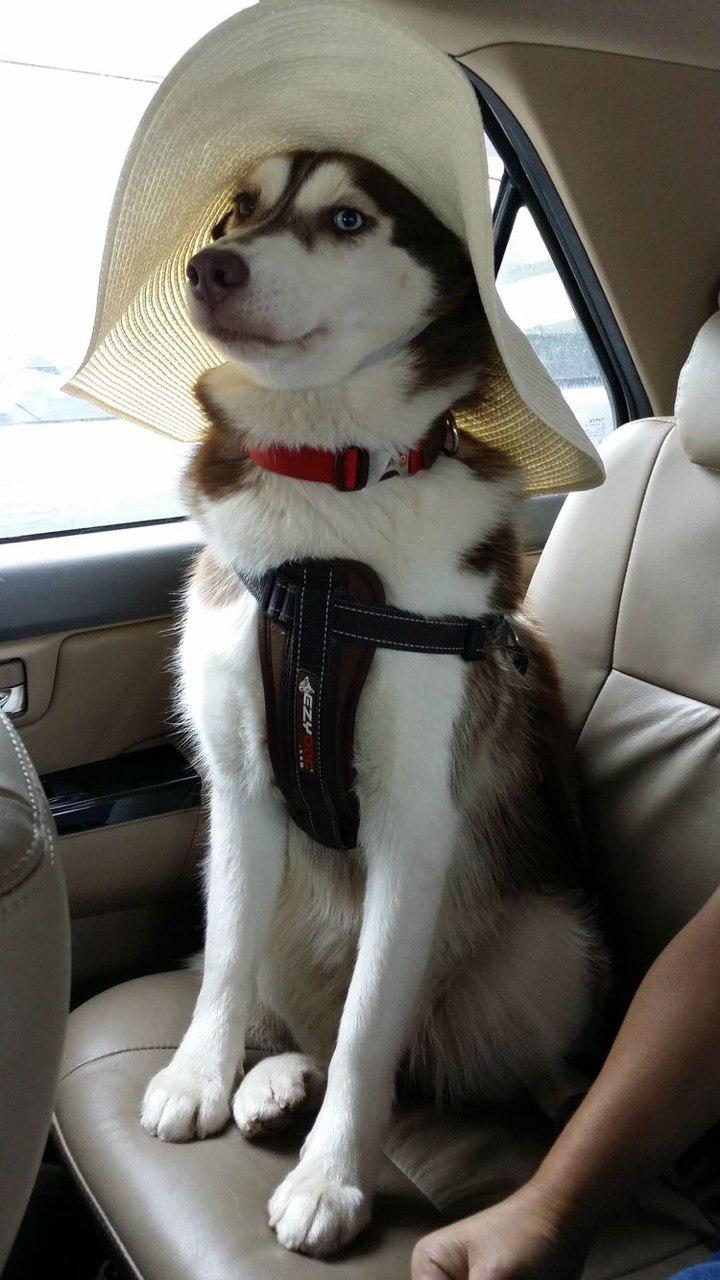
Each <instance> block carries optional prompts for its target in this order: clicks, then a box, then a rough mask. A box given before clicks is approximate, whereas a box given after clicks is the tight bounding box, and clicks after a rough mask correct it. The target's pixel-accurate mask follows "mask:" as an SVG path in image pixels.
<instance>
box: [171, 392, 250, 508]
mask: <svg viewBox="0 0 720 1280" xmlns="http://www.w3.org/2000/svg"><path fill="white" fill-rule="evenodd" d="M194 392H195V398H196V400H197V401H198V403H199V404H200V407H201V408H202V410H203V413H204V414H205V417H206V418H207V420H208V422H209V424H210V427H209V430H208V432H207V434H206V435H205V436H204V437H203V439H202V440H201V442H200V444H199V445H198V447H197V449H196V450H195V453H194V454H193V456H192V458H191V459H190V463H189V465H188V467H187V470H186V472H185V479H184V484H185V487H186V490H187V492H188V495H189V500H190V502H191V503H192V502H193V500H194V499H196V497H197V496H198V495H202V496H204V497H206V498H210V499H212V500H217V499H218V498H225V497H227V496H228V494H230V493H237V491H238V490H239V489H242V488H244V486H245V485H246V484H247V483H248V481H249V480H250V478H251V476H252V474H253V464H252V462H251V460H250V458H249V457H248V454H247V449H246V448H245V437H244V435H243V434H242V432H240V431H238V430H237V429H236V428H235V427H233V426H232V424H231V423H230V422H229V420H228V419H227V418H226V416H225V414H224V413H223V412H222V410H220V409H218V407H217V405H216V404H215V403H214V401H213V399H212V397H211V396H210V394H209V392H208V390H207V387H206V386H205V385H204V382H203V379H202V378H198V380H197V382H196V383H195V387H194Z"/></svg>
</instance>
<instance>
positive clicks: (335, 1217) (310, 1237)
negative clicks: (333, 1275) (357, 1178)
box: [268, 1160, 370, 1258]
mask: <svg viewBox="0 0 720 1280" xmlns="http://www.w3.org/2000/svg"><path fill="white" fill-rule="evenodd" d="M268 1215H269V1220H270V1226H271V1227H272V1228H273V1229H274V1231H275V1234H276V1236H277V1238H278V1240H279V1242H280V1244H282V1245H284V1246H285V1248H286V1249H293V1250H295V1251H296V1252H297V1253H309V1254H312V1255H313V1257H316V1258H323V1257H325V1256H326V1254H329V1253H335V1252H336V1250H338V1249H342V1247H343V1245H345V1244H347V1243H348V1241H350V1240H353V1239H354V1238H355V1236H356V1235H357V1234H358V1232H360V1231H362V1228H363V1227H364V1226H365V1225H366V1224H367V1222H368V1221H369V1220H370V1201H369V1198H368V1197H367V1196H366V1195H365V1194H364V1192H363V1191H361V1190H360V1188H359V1187H354V1186H350V1185H347V1184H345V1183H343V1182H340V1181H339V1180H337V1179H335V1178H332V1177H329V1176H328V1175H327V1174H325V1173H324V1172H323V1171H322V1169H321V1168H319V1166H318V1165H317V1163H316V1162H315V1161H312V1162H311V1161H305V1160H301V1162H300V1164H299V1165H298V1166H297V1168H296V1169H293V1171H292V1173H289V1174H288V1176H287V1178H286V1179H285V1181H284V1182H281V1183H280V1186H279V1187H278V1189H277V1191H276V1192H275V1193H274V1195H273V1196H272V1197H271V1199H270V1203H269V1205H268Z"/></svg>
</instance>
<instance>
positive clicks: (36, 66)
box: [0, 0, 254, 536]
mask: <svg viewBox="0 0 720 1280" xmlns="http://www.w3.org/2000/svg"><path fill="white" fill-rule="evenodd" d="M250 2H254V0H250ZM247 7H248V3H247V2H246V3H245V4H243V3H242V0H203V3H202V4H198V3H193V4H188V3H183V2H180V3H173V2H171V0H153V3H152V4H148V3H147V0H125V2H124V3H123V5H118V6H114V7H109V6H107V5H100V4H97V3H96V2H95V0H93V2H90V0H68V2H67V3H57V0H42V2H41V3H39V4H32V5H24V6H23V5H13V6H11V7H10V8H9V9H8V10H7V12H4V13H3V21H2V31H1V33H0V112H1V113H2V119H3V120H4V121H6V122H8V121H12V128H6V129H5V130H4V134H3V151H4V154H3V170H4V174H3V176H4V179H5V189H6V192H7V193H8V195H9V193H12V198H8V195H6V197H5V198H4V199H3V200H2V201H1V202H0V236H2V243H3V244H4V245H5V246H6V247H7V249H8V251H7V252H6V254H5V256H4V260H3V302H4V306H3V308H2V310H1V311H0V431H1V432H2V442H3V456H4V457H5V458H6V459H7V458H9V457H17V458H18V459H19V460H20V459H22V461H19V462H18V465H17V466H15V467H13V468H8V467H5V468H3V472H2V474H0V513H1V514H0V536H9V534H11V533H12V534H13V535H18V536H21V535H22V534H28V533H39V532H47V531H50V530H56V529H59V528H73V527H75V528H77V527H87V526H89V525H93V524H98V523H108V522H110V523H115V522H118V523H119V522H123V521H132V520H145V519H151V518H153V517H155V516H167V515H175V514H178V512H179V509H180V508H179V504H178V500H177V496H176V492H175V490H176V477H177V472H178V468H179V466H180V464H181V462H182V458H183V456H184V449H183V447H182V446H179V445H177V444H175V443H174V442H172V441H170V440H165V439H164V438H160V437H153V434H152V433H151V432H149V431H146V430H144V429H142V428H138V427H130V426H129V425H128V424H123V425H122V427H120V425H119V424H116V423H114V422H112V420H111V419H109V418H108V417H107V415H105V414H103V413H102V412H101V411H100V410H99V409H96V408H94V407H93V406H92V405H89V404H86V403H85V402H84V401H82V400H77V399H75V398H74V397H71V396H67V395H64V394H63V393H62V392H61V391H60V390H59V388H60V386H61V385H62V383H63V382H64V381H65V379H66V378H67V377H68V376H69V374H70V373H72V372H73V371H74V370H75V368H76V367H77V366H78V364H79V363H80V361H81V359H82V357H83V355H84V353H85V348H86V346H87V343H88V340H89V337H90V332H91V328H92V321H93V316H94V311H95V295H96V290H97V281H98V275H99V270H100V261H101V257H102V250H103V245H104V238H105V227H106V224H107V219H108V215H109V212H110V206H111V203H112V198H113V194H114V191H115V186H116V183H117V179H118V176H119V173H120V169H121V166H122V163H123V160H124V158H125V154H126V152H127V149H128V146H129V144H130V141H131V139H132V136H133V133H134V131H135V128H136V126H137V124H138V122H139V120H140V117H141V115H142V113H143V111H144V110H145V108H146V106H147V104H148V103H149V101H150V99H151V97H152V95H153V93H154V92H155V89H156V87H157V84H158V82H159V81H160V80H161V79H162V77H163V76H164V75H165V74H166V72H167V71H168V70H169V69H170V67H171V66H172V65H173V64H174V63H175V62H176V61H177V59H178V58H179V57H180V56H181V54H183V53H184V52H185V50H186V49H187V48H188V47H189V46H190V45H192V44H193V43H194V42H195V41H196V40H197V39H199V37H200V36H201V35H203V34H204V33H205V32H206V31H208V30H210V29H211V28H212V27H214V26H216V25H217V24H218V23H219V22H221V21H223V20H224V19H225V18H227V17H229V16H230V15H231V14H233V13H236V12H237V11H238V9H242V8H247ZM82 420H85V422H86V423H87V422H88V420H95V426H94V428H93V430H88V427H87V426H85V428H84V429H83V430H82V431H80V429H79V428H78V429H77V430H76V431H73V430H72V426H73V424H78V423H80V422H81V421H82ZM59 424H63V425H62V427H61V426H60V425H59ZM159 444H160V445H161V446H162V448H163V450H164V452H163V453H162V455H161V456H162V458H163V459H166V466H165V467H164V468H162V469H160V470H159V469H158V445H159Z"/></svg>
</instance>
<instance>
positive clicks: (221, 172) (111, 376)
mask: <svg viewBox="0 0 720 1280" xmlns="http://www.w3.org/2000/svg"><path fill="white" fill-rule="evenodd" d="M298 148H312V149H325V148H328V149H339V150H344V151H349V152H354V153H357V154H360V155H363V156H365V157H366V158H367V159H369V160H373V161H375V162H376V163H377V164H379V165H382V166H383V167H384V168H385V169H387V170H389V171H390V172H391V173H392V174H394V176H395V177H396V178H398V179H399V180H400V181H401V182H403V183H404V184H405V186H406V187H408V188H409V189H410V190H411V191H412V192H414V193H415V195H416V196H419V198H420V199H421V200H423V201H424V202H425V204H426V205H427V206H428V207H429V208H430V209H431V210H432V212H433V213H434V214H435V215H436V216H437V217H438V218H439V219H440V220H441V221H442V222H443V223H444V224H445V225H446V226H448V227H450V228H451V229H452V230H453V231H455V232H456V233H457V234H458V235H459V236H461V237H462V239H463V240H464V241H465V242H466V243H467V245H468V248H469V251H470V254H471V256H472V261H473V265H474V268H475V274H476V276H477V282H478V287H479V290H480V295H481V298H482V301H483V304H484V307H485V312H486V314H487V318H488V321H489V323H490V327H491V330H492V334H493V336H494V340H495V344H496V347H497V351H496V353H495V357H494V358H493V359H492V361H491V366H490V373H489V375H488V377H487V379H486V382H485V385H484V390H483V394H482V399H481V401H480V402H479V403H478V405H477V408H476V409H475V410H473V411H472V412H470V413H463V414H462V415H458V420H457V425H458V427H459V428H461V429H462V430H466V431H469V432H471V433H473V434H476V435H478V436H481V437H482V438H483V439H484V440H487V441H488V442H489V443H491V444H496V445H498V446H501V447H502V448H503V449H505V450H506V451H507V452H509V453H510V454H511V455H512V456H513V457H514V458H515V459H516V460H517V461H518V462H519V463H520V464H521V465H522V466H523V468H524V472H525V481H526V490H527V492H529V493H545V492H551V491H559V490H567V489H585V488H590V487H592V486H593V485H596V484H599V483H600V482H601V481H602V479H603V476H604V471H603V465H602V462H601V461H600V459H599V457H598V455H597V453H596V452H595V449H594V448H593V445H592V444H591V442H590V441H589V440H588V438H587V436H586V435H585V433H584V432H583V431H582V429H581V428H580V426H579V424H578V422H577V421H576V419H575V417H574V416H573V414H572V413H571V411H570V409H569V408H568V406H567V405H566V403H565V401H564V400H563V398H562V396H561V394H560V392H559V391H558V389H557V387H556V386H555V384H554V383H553V382H552V380H551V379H550V377H549V376H548V374H547V373H546V372H545V370H544V368H543V366H542V365H541V364H540V362H539V360H538V359H537V357H536V356H535V354H534V352H533V350H532V348H531V347H530V345H529V343H528V341H527V339H526V338H525V337H524V335H523V334H522V333H521V332H520V330H519V329H517V328H516V326H515V325H514V324H513V323H512V321H511V320H510V318H509V317H508V315H507V313H506V311H505V309H504V307H503V305H502V303H501V301H500V298H499V296H498V293H497V290H496V288H495V278H494V270H493V240H492V221H491V212H490V206H489V196H488V182H487V171H486V160H485V144H484V138H483V130H482V122H481V118H480V113H479V109H478V105H477V102H476V100H475V95H474V93H473V90H472V88H471V87H470V85H469V83H468V81H467V80H466V78H465V76H464V74H463V72H462V70H461V69H460V67H459V66H457V65H456V64H455V63H453V62H452V61H451V59H450V58H449V57H447V56H446V55H445V54H444V53H442V52H440V51H439V50H438V49H436V48H433V47H432V46H431V45H430V44H428V43H426V42H425V41H424V40H422V39H420V38H419V37H417V36H416V35H414V34H413V33H412V32H410V31H408V30H406V29H405V28H404V27H402V26H399V25H396V24H395V23H394V22H389V21H387V20H386V19H381V18H379V17H378V16H377V15H376V14H375V13H371V12H369V11H367V10H364V9H363V7H362V5H361V4H358V3H355V2H354V0H262V2H261V3H260V4H259V5H257V6H256V7H254V8H250V9H246V10H243V11H242V12H241V13H239V14H237V15H236V16H235V17H233V18H230V19H228V21H227V22H224V23H222V24H221V26H219V27H217V28H216V29H215V30H214V31H211V32H210V34H209V35H207V36H205V37H204V38H203V39H202V40H200V42H199V43H198V44H196V45H195V47H194V48H193V49H191V50H190V51H189V52H188V53H187V54H185V56H184V58H182V59H181V60H180V62H179V63H178V64H177V66H176V67H175V68H174V69H173V70H172V71H171V72H170V74H169V75H168V76H167V78H166V79H165V80H164V81H163V83H162V84H161V85H160V87H159V89H158V91H157V93H156V94H155V97H154V98H153V100H152V102H151V103H150V105H149V107H148V109H147V111H146V112H145V115H144V117H143V119H142V121H141V123H140V126H139V128H138V131H137V133H136V135H135V138H134V139H133V142H132V145H131V147H130V151H129V154H128V156H127V159H126V161H125V165H124V168H123V171H122V174H121V177H120V181H119V184H118V188H117V192H116V194H115V200H114V203H113V207H112V212H111V215H110V223H109V227H108V233H107V240H106V245H105V254H104V258H103V264H102V271H101V277H100V287H99V295H98V304H97V313H96V317H95V326H94V329H93V334H92V338H91V342H90V348H89V350H88V353H87V355H86V357H85V360H84V362H83V364H82V366H81V368H80V369H79V370H78V372H77V373H76V374H75V376H74V378H73V379H72V380H71V381H70V382H69V383H68V386H67V388H66V389H67V390H68V391H71V392H72V393H73V394H75V395H79V396H82V397H84V398H85V399H87V400H91V401H92V402H93V403H95V404H99V405H101V406H102V407H103V408H105V409H109V410H110V411H111V412H113V413H115V414H118V415H119V416H121V417H124V418H128V419H131V420H132V421H135V422H140V423H143V424H145V425H147V426H150V427H153V428H154V429H155V430H158V431H162V432H165V433H166V434H168V435H171V436H174V437H175V438H177V439H181V440H191V439H193V438H196V437H199V436H200V435H202V432H203V429H204V425H205V424H204V419H203V417H202V413H201V411H200V408H199V406H198V405H197V403H196V401H195V399H194V397H193V393H192V387H193V384H194V383H195V381H196V380H197V378H198V377H199V375H200V374H201V373H203V371H204V370H206V369H208V368H210V367H211V366H213V365H217V364H220V363H222V358H221V356H220V355H219V354H218V353H217V352H216V351H214V350H213V348H212V346H210V344H209V343H208V342H207V341H206V340H205V339H204V338H203V337H201V336H200V334H198V333H197V332H196V331H195V330H194V329H193V328H192V326H191V324H190V321H189V319H188V315H187V311H186V308H185V302H184V282H185V266H186V264H187V262H188V260H189V259H190V257H192V255H193V254H194V253H196V252H197V250H198V249H200V248H201V247H202V246H203V245H204V244H206V243H208V241H209V238H210V229H211V228H212V227H213V226H214V224H215V223H216V222H217V221H218V219H219V217H220V216H221V214H223V213H224V212H225V210H226V209H227V207H228V205H229V197H230V196H231V195H232V194H233V193H234V192H235V191H236V190H237V187H238V183H239V181H240V179H241V177H242V175H243V173H244V172H245V171H247V170H248V169H249V168H251V167H252V166H253V165H254V164H256V163H257V162H258V161H259V160H260V159H263V158H264V157H266V156H268V155H270V154H272V153H276V152H281V151H286V150H289V149H298Z"/></svg>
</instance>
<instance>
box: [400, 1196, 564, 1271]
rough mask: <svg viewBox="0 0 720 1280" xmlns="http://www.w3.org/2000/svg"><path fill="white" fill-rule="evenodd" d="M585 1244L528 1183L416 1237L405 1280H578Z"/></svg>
mask: <svg viewBox="0 0 720 1280" xmlns="http://www.w3.org/2000/svg"><path fill="white" fill-rule="evenodd" d="M588 1246H589V1239H585V1240H584V1241H581V1239H580V1237H579V1236H578V1235H577V1234H576V1233H575V1232H573V1231H571V1230H570V1229H568V1227H567V1226H566V1225H565V1224H564V1222H563V1220H562V1216H561V1214H560V1213H559V1212H558V1211H557V1209H556V1208H554V1207H553V1206H552V1205H551V1204H550V1203H549V1202H545V1201H544V1199H543V1197H542V1195H540V1194H538V1192H537V1191H536V1189H535V1188H534V1187H533V1186H532V1184H528V1185H527V1186H525V1187H521V1188H520V1190H519V1191H516V1192H515V1194H514V1195H512V1196H510V1197H509V1198H508V1199H507V1200H503V1201H501V1203H500V1204H496V1205H493V1206H492V1208H490V1209H483V1210H482V1212H481V1213H475V1214H473V1216H472V1217H470V1218H463V1219H462V1220H461V1221H460V1222H454V1223H452V1224H451V1225H450V1226H448V1227H443V1228H442V1229H441V1230H440V1231H434V1232H433V1233H432V1235H429V1236H425V1237H424V1239H422V1240H420V1241H419V1242H418V1244H417V1245H416V1246H415V1249H414V1251H413V1256H412V1269H411V1280H578V1277H579V1276H580V1273H581V1272H582V1269H583V1265H584V1262H585V1257H586V1255H587V1250H588Z"/></svg>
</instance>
